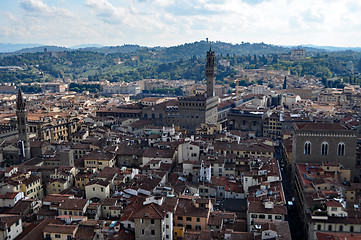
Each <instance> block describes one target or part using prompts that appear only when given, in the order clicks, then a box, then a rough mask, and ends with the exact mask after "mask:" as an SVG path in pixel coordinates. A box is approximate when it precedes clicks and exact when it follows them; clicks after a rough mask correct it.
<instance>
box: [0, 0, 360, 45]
mask: <svg viewBox="0 0 361 240" xmlns="http://www.w3.org/2000/svg"><path fill="white" fill-rule="evenodd" d="M206 38H208V39H209V40H210V41H222V42H227V43H241V42H250V43H260V42H264V43H267V44H275V45H305V44H314V45H319V46H337V47H361V1H359V0H0V43H22V44H23V43H35V44H45V45H57V46H64V47H71V46H74V45H80V44H101V45H107V46H116V45H123V44H138V45H141V46H150V47H151V46H175V45H179V44H184V43H189V42H194V41H201V40H205V39H206Z"/></svg>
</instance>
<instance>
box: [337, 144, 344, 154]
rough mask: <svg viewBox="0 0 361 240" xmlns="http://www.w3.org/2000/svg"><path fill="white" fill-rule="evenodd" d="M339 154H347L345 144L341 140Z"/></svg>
mask: <svg viewBox="0 0 361 240" xmlns="http://www.w3.org/2000/svg"><path fill="white" fill-rule="evenodd" d="M337 155H338V156H344V155H345V144H344V143H343V142H340V143H339V144H338V147H337Z"/></svg>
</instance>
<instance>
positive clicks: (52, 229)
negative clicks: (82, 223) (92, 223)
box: [43, 224, 78, 240]
mask: <svg viewBox="0 0 361 240" xmlns="http://www.w3.org/2000/svg"><path fill="white" fill-rule="evenodd" d="M77 230H78V225H59V224H48V225H47V226H46V227H45V228H44V231H43V232H44V239H59V240H70V239H75V234H76V231H77Z"/></svg>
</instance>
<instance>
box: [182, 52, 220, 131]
mask: <svg viewBox="0 0 361 240" xmlns="http://www.w3.org/2000/svg"><path fill="white" fill-rule="evenodd" d="M205 72H206V79H207V90H206V92H205V93H204V94H197V95H195V96H189V97H182V98H179V99H178V109H179V115H180V119H179V125H180V127H181V128H182V129H186V130H188V131H189V132H195V130H196V128H197V127H200V126H201V124H204V123H216V122H217V117H218V115H217V113H218V112H217V106H218V97H217V96H215V92H214V87H215V78H216V73H217V67H216V64H215V53H214V51H212V49H210V50H209V51H208V52H207V63H206V67H205Z"/></svg>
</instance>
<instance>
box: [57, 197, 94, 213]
mask: <svg viewBox="0 0 361 240" xmlns="http://www.w3.org/2000/svg"><path fill="white" fill-rule="evenodd" d="M87 203H88V200H87V199H78V198H74V199H65V200H64V202H62V203H61V204H60V205H59V209H65V210H68V209H71V210H83V209H84V207H85V205H86V204H87Z"/></svg>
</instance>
